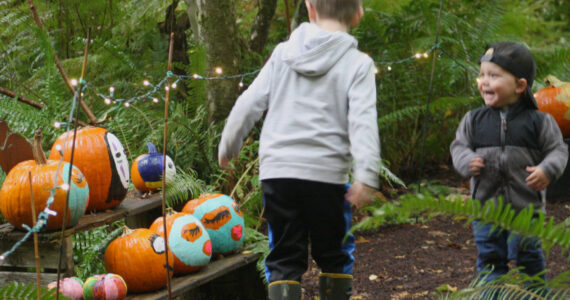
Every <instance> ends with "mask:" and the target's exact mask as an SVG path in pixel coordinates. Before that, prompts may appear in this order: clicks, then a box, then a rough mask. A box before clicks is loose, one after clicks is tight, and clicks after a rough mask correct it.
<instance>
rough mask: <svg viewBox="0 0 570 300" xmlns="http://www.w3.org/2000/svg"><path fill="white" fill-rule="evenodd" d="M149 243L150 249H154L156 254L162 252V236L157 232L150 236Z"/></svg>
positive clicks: (163, 249)
mask: <svg viewBox="0 0 570 300" xmlns="http://www.w3.org/2000/svg"><path fill="white" fill-rule="evenodd" d="M150 245H151V246H152V250H154V252H156V254H162V253H164V251H165V248H164V238H163V237H161V236H160V235H158V234H153V235H152V236H151V237H150Z"/></svg>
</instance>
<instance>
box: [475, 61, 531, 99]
mask: <svg viewBox="0 0 570 300" xmlns="http://www.w3.org/2000/svg"><path fill="white" fill-rule="evenodd" d="M477 88H478V89H479V93H481V97H483V100H484V101H485V105H487V106H491V107H497V108H505V107H508V106H509V105H511V104H513V103H515V102H517V101H518V99H519V97H520V95H521V93H522V92H524V90H525V88H526V80H525V79H524V78H521V79H517V78H516V77H515V76H514V75H513V74H512V73H510V72H508V71H507V70H505V69H503V68H501V67H500V66H499V65H497V64H495V63H493V62H487V61H484V62H481V68H480V72H479V77H478V79H477Z"/></svg>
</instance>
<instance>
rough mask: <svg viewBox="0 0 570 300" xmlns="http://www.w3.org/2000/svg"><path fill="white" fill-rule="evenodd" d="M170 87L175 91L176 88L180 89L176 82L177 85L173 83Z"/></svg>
mask: <svg viewBox="0 0 570 300" xmlns="http://www.w3.org/2000/svg"><path fill="white" fill-rule="evenodd" d="M170 87H172V88H173V89H175V88H177V87H178V85H177V84H176V82H175V83H173V84H172V85H171V86H170Z"/></svg>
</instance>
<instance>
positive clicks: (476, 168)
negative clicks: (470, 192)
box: [469, 157, 485, 176]
mask: <svg viewBox="0 0 570 300" xmlns="http://www.w3.org/2000/svg"><path fill="white" fill-rule="evenodd" d="M484 167H485V164H484V163H483V158H481V157H475V158H474V159H472V160H471V163H470V164H469V172H471V175H473V176H477V175H479V174H480V173H481V169H483V168H484Z"/></svg>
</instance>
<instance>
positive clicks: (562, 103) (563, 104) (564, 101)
mask: <svg viewBox="0 0 570 300" xmlns="http://www.w3.org/2000/svg"><path fill="white" fill-rule="evenodd" d="M545 81H546V83H547V84H548V86H547V87H545V88H543V89H540V90H539V91H538V92H536V94H534V98H535V99H536V103H537V104H538V110H540V111H543V112H546V113H549V114H551V115H552V116H553V117H554V120H556V123H557V124H558V127H560V131H561V132H562V136H564V137H565V138H566V137H570V82H563V81H561V80H559V79H558V78H556V77H554V76H553V75H548V76H546V79H545Z"/></svg>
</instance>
